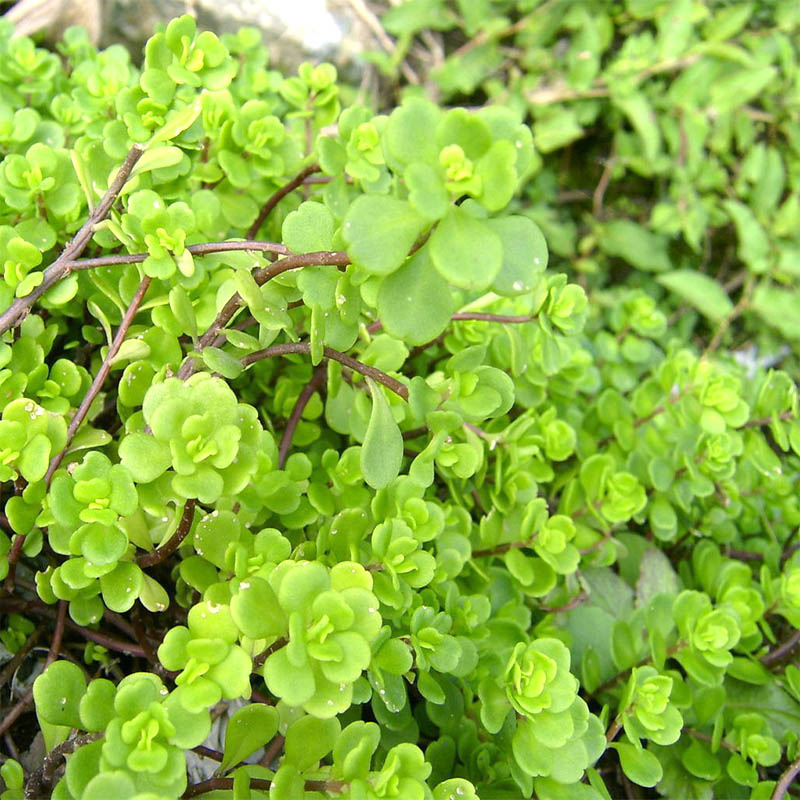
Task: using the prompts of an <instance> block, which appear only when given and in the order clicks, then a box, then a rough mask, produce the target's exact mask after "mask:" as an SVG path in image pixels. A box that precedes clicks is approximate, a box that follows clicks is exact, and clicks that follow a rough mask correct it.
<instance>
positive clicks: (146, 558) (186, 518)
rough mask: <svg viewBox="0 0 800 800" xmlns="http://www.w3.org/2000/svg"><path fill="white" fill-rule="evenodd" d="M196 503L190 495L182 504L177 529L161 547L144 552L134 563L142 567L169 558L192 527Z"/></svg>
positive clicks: (144, 567) (150, 565)
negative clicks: (181, 512) (181, 514)
mask: <svg viewBox="0 0 800 800" xmlns="http://www.w3.org/2000/svg"><path fill="white" fill-rule="evenodd" d="M196 504H197V500H195V498H193V497H190V498H189V499H188V500H187V501H186V503H185V504H184V506H183V516H182V517H181V521H180V523H178V529H177V530H176V531H175V533H173V534H172V536H170V537H169V539H168V540H167V541H166V542H164V544H162V545H161V547H159V548H157V549H155V550H153V551H152V552H151V553H145V554H144V555H141V556H139V558H137V559H136V563H137V564H138V565H139V566H140V567H141V568H142V569H146V568H147V567H152V566H154V565H155V564H160V563H161V562H162V561H164V560H165V559H167V558H169V557H170V556H171V555H172V554H173V553H174V552H175V551H176V550H177V549H178V547H180V544H181V542H182V541H183V540H184V539H185V538H186V535H187V534H188V533H189V531H190V530H191V528H192V522H193V521H194V507H195V505H196Z"/></svg>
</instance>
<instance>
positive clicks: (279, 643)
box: [253, 637, 289, 669]
mask: <svg viewBox="0 0 800 800" xmlns="http://www.w3.org/2000/svg"><path fill="white" fill-rule="evenodd" d="M288 642H289V640H288V639H286V638H284V637H281V638H280V639H276V640H275V641H274V642H273V643H272V644H271V645H270V646H269V647H268V648H267V649H266V650H263V651H262V652H260V653H259V654H258V655H257V656H255V658H253V669H255V668H256V667H260V666H261V665H262V664H263V663H264V662H265V661H266V660H267V659H268V658H269V657H270V656H271V655H272V654H273V653H274V652H275V651H276V650H280V649H281V648H282V647H285V646H286V645H287V643H288Z"/></svg>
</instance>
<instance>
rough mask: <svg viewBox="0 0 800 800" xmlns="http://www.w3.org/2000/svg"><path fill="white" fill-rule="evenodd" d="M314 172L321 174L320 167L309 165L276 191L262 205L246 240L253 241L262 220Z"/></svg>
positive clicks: (262, 222)
mask: <svg viewBox="0 0 800 800" xmlns="http://www.w3.org/2000/svg"><path fill="white" fill-rule="evenodd" d="M315 172H322V167H320V166H319V164H311V166H308V167H306V168H305V169H303V170H301V171H300V172H298V173H297V175H295V176H294V178H292V180H290V181H289V183H287V184H285V185H284V186H281V188H280V189H278V191H276V192H275V193H274V194H273V195H272V197H270V198H269V200H267V202H266V203H264V206H263V208H262V209H261V211H260V212H259V214H258V217H256V221H255V222H254V223H253V224H252V225H251V226H250V229H249V230H248V231H247V238H248V239H253V238H255V235H256V234H257V233H258V229H259V228H260V227H261V226H262V225H263V224H264V220H265V219H266V218H267V217H268V216H269V215H270V212H271V211H272V209H273V208H275V206H276V205H278V203H280V201H281V200H283V198H284V197H286V195H287V194H290V193H291V192H293V191H294V190H295V189H297V187H298V186H302V185H303V182H304V181H305V179H306V178H307V177H308V176H309V175H313V174H314V173H315Z"/></svg>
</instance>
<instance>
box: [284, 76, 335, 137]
mask: <svg viewBox="0 0 800 800" xmlns="http://www.w3.org/2000/svg"><path fill="white" fill-rule="evenodd" d="M337 77H338V74H337V72H336V67H334V66H333V64H328V63H323V64H317V65H314V64H311V63H310V62H308V61H304V62H303V63H302V64H300V66H299V67H298V68H297V75H296V76H295V77H291V78H286V79H285V80H284V81H283V82H282V83H281V85H280V86H279V87H278V92H279V93H280V96H281V97H282V98H283V99H284V100H286V102H287V103H288V104H289V105H290V106H291V108H292V109H293V111H291V112H290V117H294V118H299V119H311V120H312V121H313V124H314V125H316V126H319V127H323V126H325V125H330V124H331V123H332V122H333V121H334V120H335V119H336V117H337V116H338V115H339V110H340V108H341V107H340V105H339V86H338V84H337Z"/></svg>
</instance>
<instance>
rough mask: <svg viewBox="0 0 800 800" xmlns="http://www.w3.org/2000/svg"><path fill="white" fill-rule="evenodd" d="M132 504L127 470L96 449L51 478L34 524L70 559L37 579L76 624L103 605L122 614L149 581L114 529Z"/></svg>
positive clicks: (92, 617) (97, 616) (100, 610)
mask: <svg viewBox="0 0 800 800" xmlns="http://www.w3.org/2000/svg"><path fill="white" fill-rule="evenodd" d="M138 500H139V498H138V496H137V492H136V487H135V486H134V484H133V479H132V477H131V475H130V473H129V472H128V470H127V469H126V468H125V467H123V466H122V465H121V464H112V463H111V461H110V460H109V459H108V457H107V456H105V455H103V454H102V453H100V452H97V451H91V452H89V453H87V454H86V455H85V456H84V458H83V460H82V461H81V462H80V463H78V464H77V465H72V469H71V470H59V471H58V472H57V473H56V474H55V476H54V477H53V481H52V484H51V488H50V492H49V494H48V495H47V508H46V509H45V511H44V512H43V513H42V514H40V515H39V517H38V519H37V524H39V525H47V528H48V541H49V543H50V546H51V547H52V548H53V550H54V551H55V552H56V553H60V554H61V555H67V556H70V558H68V559H67V560H66V561H65V562H63V563H62V564H60V565H58V566H57V567H55V569H52V570H48V571H47V572H46V573H42V574H41V575H40V576H37V580H38V581H39V582H40V586H41V587H42V588H43V589H44V587H47V590H45V591H46V593H47V595H48V599H49V600H51V601H52V600H53V599H54V598H59V599H63V600H69V601H70V614H71V616H72V617H73V619H75V620H76V621H79V622H81V623H82V624H86V623H88V622H95V621H97V620H98V619H100V617H101V616H102V614H103V601H104V602H105V603H106V605H107V606H108V607H109V608H113V609H114V610H115V611H127V610H128V609H129V608H130V607H131V605H133V603H134V602H135V601H136V599H137V597H139V596H140V591H141V589H142V588H144V585H145V582H147V581H150V580H151V579H149V578H146V577H145V576H144V575H143V574H142V573H141V570H140V569H139V568H138V567H137V566H136V565H135V564H134V563H132V562H131V561H130V560H129V559H130V556H131V554H132V548H131V546H130V543H129V541H128V534H127V532H126V530H125V527H124V525H122V526H121V525H120V518H121V517H128V516H130V515H132V514H133V513H134V512H135V511H136V510H137V508H138ZM147 544H149V542H147ZM153 583H155V582H153ZM48 590H49V591H48ZM101 591H102V593H103V601H101V599H100V597H99V596H98V595H99V594H100V592H101ZM161 591H162V592H163V590H161ZM51 593H52V597H50V596H49V595H50V594H51ZM145 602H147V601H146V600H145ZM147 604H148V605H151V603H147Z"/></svg>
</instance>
